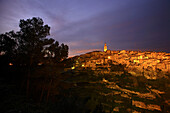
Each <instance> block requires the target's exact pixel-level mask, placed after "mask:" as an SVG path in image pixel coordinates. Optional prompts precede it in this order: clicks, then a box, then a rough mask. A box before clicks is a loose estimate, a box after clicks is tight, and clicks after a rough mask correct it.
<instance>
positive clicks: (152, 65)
mask: <svg viewBox="0 0 170 113" xmlns="http://www.w3.org/2000/svg"><path fill="white" fill-rule="evenodd" d="M111 64H115V65H119V64H122V65H124V66H125V67H126V69H127V70H135V71H141V72H142V71H143V70H149V71H151V70H152V71H158V70H159V71H162V72H170V53H166V52H149V51H145V52H141V51H126V50H121V51H111V50H106V51H103V52H102V51H94V52H90V53H86V54H84V55H80V56H78V57H77V58H76V60H75V64H74V66H73V67H72V68H76V67H82V68H89V67H90V68H91V69H92V70H96V69H97V68H98V67H105V68H108V69H110V67H111Z"/></svg>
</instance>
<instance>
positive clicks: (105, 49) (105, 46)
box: [104, 43, 107, 52]
mask: <svg viewBox="0 0 170 113" xmlns="http://www.w3.org/2000/svg"><path fill="white" fill-rule="evenodd" d="M105 51H107V45H106V43H105V44H104V52H105Z"/></svg>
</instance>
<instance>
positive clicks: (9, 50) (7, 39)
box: [0, 31, 17, 65]
mask: <svg viewBox="0 0 170 113" xmlns="http://www.w3.org/2000/svg"><path fill="white" fill-rule="evenodd" d="M15 36H16V35H15V33H14V31H10V32H9V33H8V32H7V33H5V34H1V35H0V64H1V65H8V64H9V63H10V62H13V61H14V59H15V56H16V48H17V43H16V40H15Z"/></svg>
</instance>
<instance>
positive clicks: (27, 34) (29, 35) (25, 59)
mask: <svg viewBox="0 0 170 113" xmlns="http://www.w3.org/2000/svg"><path fill="white" fill-rule="evenodd" d="M19 27H20V31H18V32H16V33H14V31H11V32H9V33H5V34H1V35H0V58H1V59H0V60H1V61H4V60H3V59H2V58H6V60H5V61H6V64H8V63H9V62H12V63H14V64H15V65H20V66H22V65H25V66H34V65H37V63H39V62H45V61H44V57H45V56H46V57H47V58H46V59H48V60H50V61H53V62H55V61H56V62H59V61H61V60H62V59H65V58H67V57H68V46H67V45H64V44H61V46H59V43H58V42H57V41H56V42H55V40H54V39H52V38H47V36H49V35H50V27H49V26H48V25H44V22H43V20H42V19H41V18H35V17H33V18H32V19H27V20H20V23H19ZM51 59H52V60H51ZM1 64H2V63H1Z"/></svg>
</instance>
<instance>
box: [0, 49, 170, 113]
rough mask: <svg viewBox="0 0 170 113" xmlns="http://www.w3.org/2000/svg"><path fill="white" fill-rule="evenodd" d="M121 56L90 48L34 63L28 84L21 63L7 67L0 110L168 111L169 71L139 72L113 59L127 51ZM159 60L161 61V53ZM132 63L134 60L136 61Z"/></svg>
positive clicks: (69, 112) (36, 112)
mask: <svg viewBox="0 0 170 113" xmlns="http://www.w3.org/2000/svg"><path fill="white" fill-rule="evenodd" d="M163 54H164V55H166V56H163V57H168V56H167V54H166V53H163ZM116 55H118V57H115V56H116ZM136 55H137V54H136ZM123 56H126V54H125V53H120V54H119V52H118V53H113V55H112V53H108V51H107V52H99V51H96V52H90V53H87V54H84V55H80V56H76V57H73V58H70V59H67V60H64V61H63V62H62V63H61V64H56V65H53V64H49V65H42V66H38V67H36V68H34V69H32V70H31V72H30V73H31V76H30V78H29V81H30V82H29V89H28V84H27V81H28V78H27V72H28V70H27V68H23V69H20V71H19V72H17V71H16V70H18V69H15V68H16V67H14V66H10V68H9V70H8V73H6V74H7V75H8V76H10V77H8V78H10V79H7V80H5V79H1V81H0V83H1V85H0V86H1V87H0V88H1V89H0V90H1V92H2V93H1V97H3V98H2V99H1V102H2V103H1V105H0V106H1V107H2V108H3V109H1V111H2V112H8V113H10V112H11V113H12V112H34V113H39V112H42V113H46V112H48V113H56V112H57V113H80V111H81V112H83V113H85V112H86V113H90V112H91V113H101V112H103V113H110V112H122V113H143V112H146V113H152V112H154V113H155V112H157V113H161V112H164V113H169V112H170V109H169V108H170V97H169V95H170V79H169V77H170V74H169V73H168V72H167V71H164V70H159V69H157V70H154V69H153V68H152V69H151V68H150V70H149V71H148V73H149V72H152V71H153V72H154V75H152V74H153V73H150V75H149V74H148V73H147V70H146V69H145V68H144V73H143V70H142V71H141V70H137V68H134V69H133V70H132V69H131V68H128V67H127V65H125V64H123V63H121V64H120V63H119V61H120V62H121V58H122V59H126V58H128V56H129V55H128V56H127V57H123ZM134 57H137V56H134ZM114 58H115V59H118V60H114ZM139 58H140V57H139ZM142 58H143V56H142ZM102 59H103V60H102ZM148 59H150V58H149V57H148ZM131 60H132V59H131ZM134 60H135V59H134ZM139 60H140V59H139ZM168 60H169V59H168ZM102 61H103V63H102ZM129 61H130V60H129ZM160 61H161V62H165V61H167V58H165V59H163V60H160ZM130 63H131V62H130ZM132 64H134V66H136V65H137V63H136V62H135V63H132ZM157 64H159V63H157ZM140 65H142V64H139V66H140ZM129 66H130V65H129ZM165 69H166V68H165ZM158 70H159V71H158ZM132 71H133V73H132ZM5 72H6V71H5ZM25 73H26V74H25ZM135 73H136V75H135ZM17 74H18V76H13V75H17ZM24 74H25V76H23V75H24ZM19 75H20V76H21V77H19ZM146 75H147V76H149V77H147V76H146ZM9 80H10V81H9ZM27 90H28V92H29V93H28V94H27V93H26V91H27ZM26 94H27V95H26Z"/></svg>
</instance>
